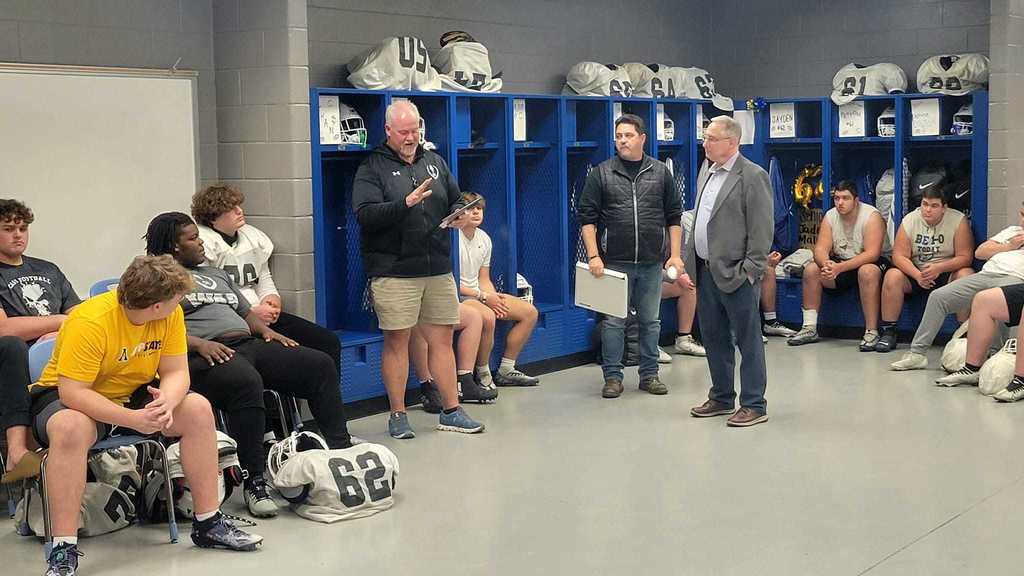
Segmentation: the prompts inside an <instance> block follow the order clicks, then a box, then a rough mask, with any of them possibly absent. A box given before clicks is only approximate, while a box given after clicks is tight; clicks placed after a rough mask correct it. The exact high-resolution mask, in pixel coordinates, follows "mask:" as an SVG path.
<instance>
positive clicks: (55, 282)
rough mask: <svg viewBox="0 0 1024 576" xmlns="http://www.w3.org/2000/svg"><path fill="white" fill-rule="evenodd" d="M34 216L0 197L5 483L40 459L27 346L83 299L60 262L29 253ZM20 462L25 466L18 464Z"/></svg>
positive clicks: (0, 417) (0, 409) (0, 411)
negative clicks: (33, 434)
mask: <svg viewBox="0 0 1024 576" xmlns="http://www.w3.org/2000/svg"><path fill="white" fill-rule="evenodd" d="M34 220H35V216H34V215H33V214H32V210H30V209H29V208H28V207H27V206H25V205H24V204H22V203H21V202H19V201H17V200H0V427H2V428H3V429H4V431H5V434H6V436H7V470H5V472H7V473H6V474H4V477H3V481H4V482H13V481H15V480H19V479H21V478H25V477H27V476H33V475H35V473H36V472H37V471H38V469H39V459H38V458H37V457H34V455H33V456H30V457H29V458H25V455H26V454H29V452H28V444H27V439H28V426H29V424H31V420H30V416H29V395H28V385H29V384H30V382H29V370H28V347H29V345H31V344H33V343H34V342H35V341H36V340H38V339H39V338H40V337H42V336H44V335H46V334H50V333H55V332H56V331H57V330H59V329H60V326H61V324H62V323H63V322H64V320H65V319H66V318H67V314H68V312H70V311H71V309H72V308H74V307H75V306H77V305H78V304H79V303H80V302H81V300H80V299H79V298H78V295H77V294H75V290H74V288H72V287H71V283H70V282H68V279H67V278H66V277H65V276H64V274H63V273H62V272H61V271H60V268H58V267H57V266H56V265H54V264H53V263H51V262H47V261H46V260H40V259H38V258H32V257H30V256H25V255H24V254H25V250H26V249H27V248H28V239H29V234H28V226H29V224H31V223H32V222H33V221H34ZM19 464H20V465H19Z"/></svg>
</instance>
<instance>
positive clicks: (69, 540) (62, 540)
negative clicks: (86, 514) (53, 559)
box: [53, 536, 78, 548]
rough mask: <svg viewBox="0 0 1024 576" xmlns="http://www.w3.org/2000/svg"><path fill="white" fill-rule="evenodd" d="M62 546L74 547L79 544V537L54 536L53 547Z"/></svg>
mask: <svg viewBox="0 0 1024 576" xmlns="http://www.w3.org/2000/svg"><path fill="white" fill-rule="evenodd" d="M61 544H71V545H72V546H74V545H77V544H78V536H54V537H53V547H54V548H56V547H57V546H60V545H61Z"/></svg>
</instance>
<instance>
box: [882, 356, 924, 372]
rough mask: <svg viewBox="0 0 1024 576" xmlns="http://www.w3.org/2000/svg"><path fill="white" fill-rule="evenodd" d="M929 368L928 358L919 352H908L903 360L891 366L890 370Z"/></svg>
mask: <svg viewBox="0 0 1024 576" xmlns="http://www.w3.org/2000/svg"><path fill="white" fill-rule="evenodd" d="M926 368H928V357H927V356H925V355H924V354H918V353H917V352H907V353H906V354H904V355H903V358H900V359H899V360H897V361H895V362H893V363H892V364H889V369H890V370H896V371H898V372H899V371H903V370H925V369H926Z"/></svg>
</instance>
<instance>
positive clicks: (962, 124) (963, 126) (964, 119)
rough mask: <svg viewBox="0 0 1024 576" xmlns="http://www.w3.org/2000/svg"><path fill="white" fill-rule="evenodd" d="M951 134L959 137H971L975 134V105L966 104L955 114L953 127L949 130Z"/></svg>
mask: <svg viewBox="0 0 1024 576" xmlns="http://www.w3.org/2000/svg"><path fill="white" fill-rule="evenodd" d="M949 133H950V134H956V135H958V136H970V135H971V134H974V105H973V104H971V103H967V104H964V105H963V106H961V107H960V109H959V110H957V111H956V114H953V126H952V127H951V128H950V129H949Z"/></svg>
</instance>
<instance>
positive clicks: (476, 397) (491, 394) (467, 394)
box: [459, 374, 498, 403]
mask: <svg viewBox="0 0 1024 576" xmlns="http://www.w3.org/2000/svg"><path fill="white" fill-rule="evenodd" d="M459 389H460V391H461V394H460V397H461V400H462V401H464V402H480V403H484V402H493V401H494V400H496V399H497V398H498V389H497V388H495V389H493V390H491V389H488V388H484V387H483V386H481V385H480V384H479V383H478V382H477V381H476V378H473V375H472V374H463V375H462V376H459Z"/></svg>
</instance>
